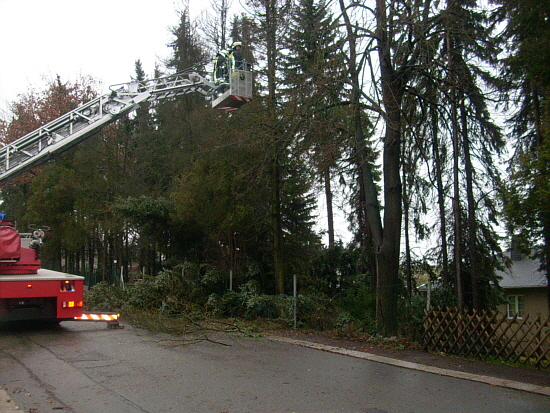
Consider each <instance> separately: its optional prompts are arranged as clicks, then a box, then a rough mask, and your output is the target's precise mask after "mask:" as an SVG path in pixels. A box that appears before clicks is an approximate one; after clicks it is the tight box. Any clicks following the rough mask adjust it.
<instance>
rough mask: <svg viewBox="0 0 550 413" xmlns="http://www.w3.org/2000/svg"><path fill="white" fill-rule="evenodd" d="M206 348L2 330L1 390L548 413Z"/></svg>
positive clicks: (189, 403) (193, 403)
mask: <svg viewBox="0 0 550 413" xmlns="http://www.w3.org/2000/svg"><path fill="white" fill-rule="evenodd" d="M208 337H209V338H210V339H212V340H213V341H216V342H210V341H205V340H203V341H199V342H187V341H185V340H183V339H181V338H177V337H173V336H170V335H167V334H155V333H151V332H148V331H145V330H141V329H138V328H132V327H131V326H126V328H125V329H123V330H110V329H107V328H106V327H105V325H104V324H101V323H86V322H64V323H62V324H61V325H60V326H56V327H53V328H48V329H44V328H42V329H36V328H35V329H26V330H18V331H13V330H11V331H10V330H8V331H0V388H3V389H5V390H6V392H7V393H8V394H9V395H10V396H11V397H12V399H13V401H14V402H15V403H16V404H17V405H18V406H19V407H20V408H21V410H22V411H24V412H30V413H46V412H52V413H53V412H56V413H59V412H74V413H110V412H112V413H126V412H128V413H136V412H141V413H143V412H149V413H162V412H179V413H181V412H232V413H233V412H239V413H242V412H296V413H306V412H316V413H319V412H368V413H383V412H387V413H413V412H418V413H430V412H438V413H441V412H446V413H447V412H450V413H452V412H464V413H466V412H467V413H476V412H483V413H487V412H498V413H506V412H510V413H521V412H537V413H548V412H550V398H549V397H547V396H543V395H537V394H532V393H528V392H522V391H517V390H510V389H506V388H501V387H496V386H491V385H488V384H483V383H478V382H472V381H469V380H462V379H457V378H452V377H444V376H440V375H437V374H431V373H425V372H422V371H415V370H410V369H404V368H400V367H396V366H391V365H387V364H383V363H376V362H372V361H368V360H362V359H357V358H354V357H349V356H346V355H340V354H332V353H328V352H324V351H319V350H315V349H310V348H304V347H301V346H296V345H290V344H288V343H284V342H279V341H273V340H269V339H267V338H250V337H238V336H230V335H216V336H214V335H209V336H208ZM220 343H223V344H220Z"/></svg>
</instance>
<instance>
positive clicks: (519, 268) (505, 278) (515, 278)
mask: <svg viewBox="0 0 550 413" xmlns="http://www.w3.org/2000/svg"><path fill="white" fill-rule="evenodd" d="M506 254H507V255H508V256H510V254H509V253H506ZM539 268H540V261H538V260H534V259H531V258H522V259H520V260H513V261H512V266H511V267H510V268H507V269H506V270H504V271H497V275H498V276H500V277H502V280H501V281H500V282H499V285H500V286H501V287H502V288H532V287H546V286H547V285H548V280H547V278H546V274H545V273H544V272H542V271H540V269H539Z"/></svg>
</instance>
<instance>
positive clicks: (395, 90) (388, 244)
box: [376, 0, 405, 336]
mask: <svg viewBox="0 0 550 413" xmlns="http://www.w3.org/2000/svg"><path fill="white" fill-rule="evenodd" d="M376 16H377V28H376V34H377V41H378V58H379V61H380V78H381V85H382V101H383V103H384V109H385V115H386V118H385V127H386V131H385V136H384V151H383V157H382V167H383V174H384V226H383V228H384V233H383V240H382V243H381V244H380V245H379V247H378V248H379V249H378V260H377V261H378V284H377V296H378V298H377V304H378V305H377V319H378V320H381V333H382V334H383V335H385V336H390V335H394V334H396V333H397V327H398V325H397V315H398V314H397V298H398V290H399V248H400V240H401V219H402V215H401V214H402V204H401V202H402V187H401V177H400V174H399V168H400V159H401V100H402V96H403V91H404V90H403V89H404V88H403V84H404V83H403V82H405V79H404V77H405V76H404V73H400V74H399V75H398V74H397V73H396V72H395V70H394V68H393V63H392V56H391V53H392V48H391V39H390V37H389V33H388V18H387V14H386V1H385V0H376Z"/></svg>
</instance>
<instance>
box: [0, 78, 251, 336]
mask: <svg viewBox="0 0 550 413" xmlns="http://www.w3.org/2000/svg"><path fill="white" fill-rule="evenodd" d="M188 93H199V94H202V95H204V96H205V98H206V99H207V100H209V101H210V102H211V106H212V108H214V109H221V110H225V111H232V110H236V109H238V108H239V107H241V106H242V105H243V104H245V103H247V102H249V101H250V100H251V99H252V73H251V72H250V71H249V70H230V71H229V77H228V79H227V82H224V83H223V84H221V85H220V84H215V83H213V82H211V81H210V80H209V79H207V78H206V77H205V76H203V75H202V74H200V73H198V72H196V71H185V72H180V73H176V74H172V75H169V76H164V77H160V78H157V79H152V80H143V81H133V82H128V83H123V84H119V85H114V86H111V92H110V93H107V94H104V95H102V96H99V97H97V98H95V99H93V100H91V101H89V102H87V103H85V104H83V105H81V106H79V107H78V108H76V109H74V110H72V111H70V112H68V113H66V114H64V115H62V116H60V117H58V118H57V119H54V120H53V121H51V122H49V123H47V124H46V125H44V126H41V127H39V128H38V129H36V130H34V131H32V132H31V133H28V134H27V135H25V136H23V137H21V138H19V139H17V140H15V141H13V142H10V143H7V144H5V145H4V146H3V147H2V148H0V184H1V183H4V182H6V181H8V180H9V179H11V178H13V177H15V176H18V175H20V174H22V173H24V172H26V171H28V170H30V169H32V168H34V167H36V166H38V165H40V164H42V163H44V162H46V161H48V160H49V159H50V158H52V157H54V156H56V155H58V154H60V153H62V152H65V151H66V150H68V149H70V148H72V147H74V146H75V145H78V144H79V143H81V142H83V141H84V140H85V139H87V138H89V137H91V136H92V135H94V134H96V133H98V132H99V131H100V130H101V129H102V128H104V127H105V126H107V125H109V124H110V123H112V122H114V121H116V120H117V119H119V118H121V117H122V116H124V115H126V114H129V113H131V112H132V111H133V110H135V109H137V108H138V106H139V105H140V104H142V103H144V102H158V101H161V100H165V99H170V98H174V97H176V96H180V95H185V94H188ZM43 236H44V231H43V229H40V228H34V229H33V232H32V233H28V234H23V233H19V232H18V231H17V230H16V229H15V225H14V224H13V222H12V220H10V219H8V218H7V217H6V216H5V215H3V214H0V322H4V321H21V320H37V319H42V320H52V321H56V322H58V321H63V320H98V319H99V320H103V321H108V322H112V323H114V324H112V325H114V326H117V325H118V323H117V321H116V319H117V315H116V314H112V313H109V314H85V313H84V312H83V307H84V296H83V291H84V277H81V276H77V275H73V274H67V273H63V272H59V271H52V270H47V269H43V268H41V267H40V259H39V256H40V246H41V245H42V238H43Z"/></svg>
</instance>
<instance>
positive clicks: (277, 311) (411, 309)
mask: <svg viewBox="0 0 550 413" xmlns="http://www.w3.org/2000/svg"><path fill="white" fill-rule="evenodd" d="M225 284H226V279H225V277H224V276H223V274H222V273H221V272H220V271H219V270H218V269H217V268H215V267H212V266H210V265H198V264H192V263H185V264H182V265H179V266H177V267H175V268H174V269H172V270H165V271H162V272H161V273H160V274H159V275H158V276H156V277H150V276H145V277H143V278H142V279H140V280H137V281H135V282H133V283H129V284H126V285H125V286H124V287H116V286H113V285H111V284H109V283H106V282H101V283H98V284H96V285H95V286H93V287H91V288H89V290H88V291H87V293H86V297H85V299H86V309H87V310H88V311H118V312H121V313H122V314H127V315H128V317H129V318H130V319H136V320H143V319H147V318H148V317H143V314H150V315H151V317H154V318H155V319H158V320H160V321H159V322H161V323H163V324H166V328H167V329H168V330H170V331H171V330H172V329H173V328H175V327H173V326H172V327H170V326H169V325H171V324H172V322H171V321H170V322H168V321H166V320H168V319H170V320H173V319H181V320H184V321H189V320H191V319H192V320H198V319H201V320H203V319H209V320H235V319H238V320H241V321H242V322H245V323H246V322H254V323H258V322H259V323H260V324H262V323H275V325H279V326H281V327H283V328H290V327H293V326H294V321H295V320H294V308H295V307H296V326H297V327H299V328H304V329H310V330H315V331H325V332H330V333H332V334H335V335H337V336H341V337H356V336H361V335H376V334H377V330H376V322H375V308H374V306H375V295H374V293H373V292H372V289H371V287H370V285H369V284H368V283H367V282H366V281H365V279H364V277H357V278H356V279H354V280H353V282H352V283H351V285H348V286H347V287H346V289H345V290H342V291H336V292H335V293H334V294H333V295H332V296H329V295H328V294H322V293H317V294H298V295H297V296H296V297H294V296H291V295H271V294H266V293H265V292H264V291H263V289H262V287H261V285H260V283H259V282H258V281H256V280H254V279H252V280H249V281H247V282H245V283H243V284H241V285H240V286H239V287H238V288H237V289H236V290H235V291H231V290H228V289H227V287H226V285H225ZM400 305H401V306H402V307H403V314H405V313H406V314H408V317H405V318H404V319H403V320H402V325H403V333H404V334H406V335H408V336H415V335H416V332H417V331H419V328H420V327H421V321H422V314H423V313H422V311H423V307H422V306H423V304H422V300H413V301H410V300H403V303H401V304H400ZM162 320H165V321H166V322H165V321H162ZM139 324H142V322H141V321H140V322H139ZM176 324H177V323H176ZM147 328H149V327H147Z"/></svg>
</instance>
